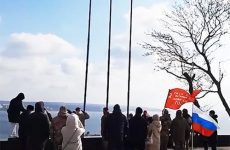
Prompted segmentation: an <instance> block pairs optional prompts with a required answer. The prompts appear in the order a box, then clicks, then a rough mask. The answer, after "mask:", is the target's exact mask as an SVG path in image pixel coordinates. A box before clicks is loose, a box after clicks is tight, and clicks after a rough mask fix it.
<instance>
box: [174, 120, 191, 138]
mask: <svg viewBox="0 0 230 150" xmlns="http://www.w3.org/2000/svg"><path fill="white" fill-rule="evenodd" d="M170 131H171V135H172V138H173V141H174V142H176V141H180V142H184V141H185V133H186V132H189V131H190V127H189V125H188V123H187V121H186V120H185V119H184V118H183V117H176V118H175V119H173V121H172V124H171V128H170Z"/></svg>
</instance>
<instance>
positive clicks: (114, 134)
mask: <svg viewBox="0 0 230 150" xmlns="http://www.w3.org/2000/svg"><path fill="white" fill-rule="evenodd" d="M127 130H128V121H127V119H126V117H125V115H123V114H122V113H121V112H113V113H112V114H110V115H109V118H108V140H109V141H111V142H112V141H120V142H123V141H124V137H125V136H126V135H127Z"/></svg>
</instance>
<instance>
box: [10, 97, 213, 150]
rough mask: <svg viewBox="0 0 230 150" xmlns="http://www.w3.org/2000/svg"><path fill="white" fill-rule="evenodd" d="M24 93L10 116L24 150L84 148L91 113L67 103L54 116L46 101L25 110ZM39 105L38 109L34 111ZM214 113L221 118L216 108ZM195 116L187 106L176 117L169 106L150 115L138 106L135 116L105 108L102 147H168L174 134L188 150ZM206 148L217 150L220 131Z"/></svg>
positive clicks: (177, 144)
mask: <svg viewBox="0 0 230 150" xmlns="http://www.w3.org/2000/svg"><path fill="white" fill-rule="evenodd" d="M24 98H25V96H24V94H23V93H19V94H18V96H16V97H15V98H14V99H12V100H11V102H10V105H9V109H8V118H9V122H10V123H11V134H10V137H11V138H14V137H19V140H20V145H21V150H44V148H45V147H46V148H47V146H50V148H52V149H55V150H82V149H83V148H82V141H81V138H84V132H85V120H86V119H89V117H90V116H89V115H88V114H87V113H86V112H84V111H83V110H81V109H80V107H77V108H76V109H75V110H74V111H70V110H68V109H67V108H66V107H65V106H61V107H60V108H59V112H58V114H57V116H55V117H52V116H51V115H50V113H49V112H48V111H47V110H46V109H45V106H44V102H42V101H39V102H36V103H35V107H34V106H32V105H28V106H27V108H26V109H24V107H23V105H22V100H23V99H24ZM34 108H35V110H34ZM210 116H211V117H213V119H215V120H216V121H217V115H216V114H215V111H213V110H211V111H210ZM191 125H192V118H191V116H190V115H189V114H188V110H187V109H183V110H182V111H181V110H177V111H176V117H175V118H174V119H173V120H172V119H171V116H170V114H169V111H168V110H167V109H163V111H162V115H161V116H159V115H158V114H154V115H153V116H150V115H149V114H148V112H147V111H146V110H144V111H143V109H142V108H141V107H137V108H136V111H135V115H133V114H129V115H128V117H126V116H125V115H124V114H122V111H121V108H120V105H119V104H116V105H114V107H113V110H112V112H109V109H108V108H107V107H105V108H103V115H102V117H101V136H102V147H103V149H104V150H167V148H168V143H169V137H170V136H171V138H172V140H173V143H174V149H175V150H188V149H189V146H190V140H191V139H190V137H191V136H190V135H191ZM203 141H204V150H207V149H208V146H209V145H210V146H211V147H212V150H216V144H217V132H214V134H213V135H212V136H211V137H209V138H207V137H203Z"/></svg>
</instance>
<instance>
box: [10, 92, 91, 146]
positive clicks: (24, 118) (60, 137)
mask: <svg viewBox="0 0 230 150" xmlns="http://www.w3.org/2000/svg"><path fill="white" fill-rule="evenodd" d="M24 98H25V96H24V94H23V93H19V94H18V96H17V97H15V98H14V99H12V100H11V101H10V105H9V109H8V111H7V112H8V119H9V122H10V123H11V127H12V128H11V134H10V138H15V137H19V141H20V146H21V150H44V149H45V148H47V146H50V147H49V148H52V149H55V150H82V143H81V137H82V136H83V133H84V132H85V128H84V124H85V119H88V118H89V115H88V114H87V113H86V112H84V111H82V110H81V109H80V108H79V107H77V108H76V109H75V111H73V112H71V111H70V110H67V108H66V107H64V106H61V107H60V109H59V112H58V114H57V116H56V117H54V118H52V116H51V114H50V113H49V112H48V111H47V110H46V109H45V107H44V102H42V101H39V102H36V103H35V111H34V106H32V105H28V106H27V108H26V109H24V107H23V105H22V100H23V99H24ZM21 112H22V113H21Z"/></svg>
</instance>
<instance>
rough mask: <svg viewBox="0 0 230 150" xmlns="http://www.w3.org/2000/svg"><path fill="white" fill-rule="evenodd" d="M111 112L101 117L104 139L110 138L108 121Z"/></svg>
mask: <svg viewBox="0 0 230 150" xmlns="http://www.w3.org/2000/svg"><path fill="white" fill-rule="evenodd" d="M108 118H109V113H108V114H106V115H105V114H104V115H103V116H102V117H101V136H102V139H103V140H106V141H107V140H108V135H109V133H108V121H109V119H108Z"/></svg>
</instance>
